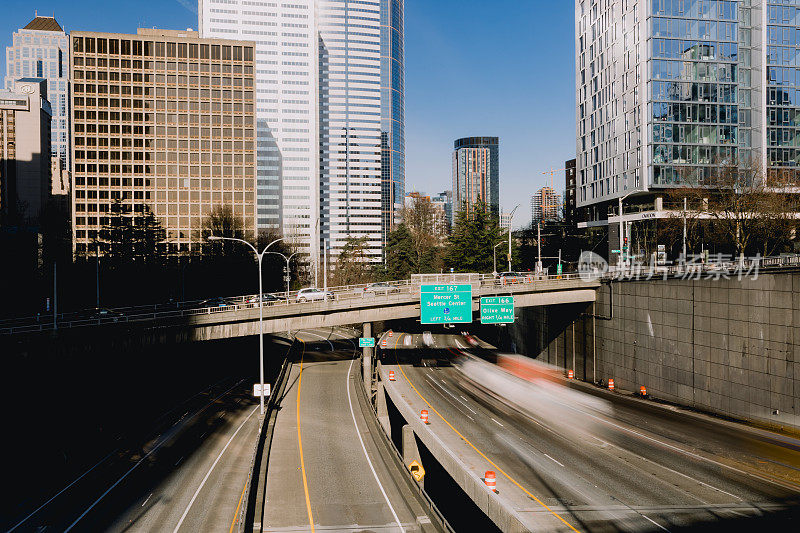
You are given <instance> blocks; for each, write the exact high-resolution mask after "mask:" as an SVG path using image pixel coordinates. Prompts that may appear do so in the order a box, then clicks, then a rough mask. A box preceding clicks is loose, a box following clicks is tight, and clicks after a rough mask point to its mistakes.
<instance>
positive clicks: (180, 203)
mask: <svg viewBox="0 0 800 533" xmlns="http://www.w3.org/2000/svg"><path fill="white" fill-rule="evenodd" d="M70 37H71V39H72V50H73V53H72V58H71V67H70V68H71V72H72V79H73V94H72V101H73V106H72V113H73V117H72V118H73V120H72V128H73V132H72V134H73V139H74V143H73V148H72V149H73V177H74V187H73V188H72V204H73V210H72V211H73V214H72V216H73V224H72V227H73V242H74V243H75V252H76V254H77V255H83V254H94V250H95V242H96V239H97V237H98V234H99V230H100V229H101V228H102V227H103V225H104V223H106V222H107V218H108V214H109V210H110V206H111V204H112V202H113V201H114V200H115V199H118V198H121V199H124V201H125V203H126V204H128V205H129V206H131V207H132V208H133V216H137V215H141V213H143V212H144V210H145V206H147V207H148V208H149V209H150V210H152V211H153V212H154V213H155V214H156V216H157V217H158V218H159V220H160V221H161V223H162V224H163V226H164V228H165V229H166V230H167V241H168V246H169V247H170V250H171V251H172V252H186V251H189V250H191V249H193V248H194V249H196V248H197V246H198V244H199V242H200V241H201V238H202V229H203V225H204V221H205V219H206V217H207V215H208V214H209V213H210V212H211V210H212V209H214V208H216V207H219V206H229V207H230V208H231V210H232V211H233V213H234V215H236V216H237V217H239V218H240V219H241V220H242V222H243V224H244V229H245V233H246V236H247V238H248V239H253V238H254V237H255V221H256V215H255V187H256V175H255V152H254V150H255V123H254V117H255V115H254V87H253V85H254V81H253V79H254V78H253V76H254V72H253V71H254V68H253V67H254V61H253V46H254V45H253V43H251V42H247V41H232V40H222V39H200V38H199V37H198V33H197V32H194V31H191V30H186V31H172V30H155V29H152V30H151V29H139V31H138V33H137V34H136V35H127V34H115V33H95V32H82V31H73V32H72V33H71V35H70ZM101 253H102V248H101Z"/></svg>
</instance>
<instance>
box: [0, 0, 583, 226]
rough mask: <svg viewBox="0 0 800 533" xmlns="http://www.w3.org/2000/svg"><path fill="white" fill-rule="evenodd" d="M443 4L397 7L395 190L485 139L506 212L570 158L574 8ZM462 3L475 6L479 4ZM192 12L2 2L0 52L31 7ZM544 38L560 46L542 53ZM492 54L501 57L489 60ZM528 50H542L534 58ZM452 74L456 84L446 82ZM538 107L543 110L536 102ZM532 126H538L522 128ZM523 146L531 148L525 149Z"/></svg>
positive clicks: (166, 8)
mask: <svg viewBox="0 0 800 533" xmlns="http://www.w3.org/2000/svg"><path fill="white" fill-rule="evenodd" d="M452 3H453V2H449V1H448V2H436V3H435V4H436V5H428V4H429V3H425V2H419V1H414V0H409V1H407V2H406V5H405V9H406V23H405V31H406V58H405V69H406V84H405V89H406V102H405V108H406V117H405V126H406V132H405V138H406V154H405V156H406V181H405V189H406V191H412V190H424V191H428V192H431V193H433V192H437V191H439V190H445V189H449V188H450V182H451V180H452V168H451V166H452V161H451V157H450V156H451V152H452V142H453V139H456V138H460V137H468V136H472V135H495V136H499V137H500V138H501V139H502V142H503V147H504V148H503V169H502V172H501V176H500V181H501V186H500V207H501V209H502V208H505V207H509V208H510V207H513V206H512V205H511V204H512V203H513V201H514V198H516V197H518V196H523V197H524V196H527V197H530V195H531V194H533V193H534V192H535V191H536V190H538V189H539V188H540V187H541V186H543V185H545V184H546V182H547V181H548V180H547V179H546V178H545V177H544V176H542V175H541V172H542V171H544V170H547V169H549V168H560V166H561V165H559V164H558V162H559V161H563V160H565V159H569V158H570V157H572V152H574V127H573V126H572V124H573V123H574V121H573V117H574V100H573V97H572V95H571V94H570V92H571V91H570V88H571V87H573V86H574V81H573V80H574V72H573V70H574V69H573V63H574V46H573V42H572V40H571V39H568V38H567V39H565V38H563V35H562V36H559V32H560V31H563V32H566V31H569V32H572V31H573V24H574V23H573V18H574V9H573V7H572V6H570V5H568V3H565V5H563V6H558V7H554V6H552V5H551V4H550V3H549V2H543V1H539V0H536V1H532V2H529V3H525V4H526V5H524V6H520V5H517V4H518V3H515V2H502V3H501V5H498V6H497V9H496V10H493V12H492V13H491V14H490V16H489V17H488V18H487V17H485V16H479V15H478V14H479V13H481V10H478V9H463V10H460V11H459V12H454V11H453V10H452V9H449V8H448V6H450V5H451V4H452ZM151 4H152V5H151ZM467 4H473V5H474V6H475V7H477V6H478V4H479V3H478V2H467ZM196 8H197V5H196V3H195V2H189V1H188V0H187V1H182V2H180V3H179V2H178V1H175V2H167V3H163V4H161V3H159V4H158V8H156V7H155V3H154V2H149V1H144V2H139V3H138V4H137V5H136V6H133V5H131V6H127V5H120V6H111V5H107V4H104V3H102V2H96V1H78V2H76V3H73V4H70V5H69V6H67V5H65V4H63V3H62V2H53V1H49V2H39V3H37V4H32V3H29V2H22V1H17V0H11V1H10V2H9V5H8V12H10V13H17V14H18V16H16V17H7V18H6V19H4V20H3V21H2V22H0V45H2V46H3V47H5V46H9V45H10V44H11V36H12V34H13V32H14V31H16V29H17V28H19V27H21V26H23V25H24V24H26V23H27V22H28V21H29V19H30V18H32V17H33V15H34V10H38V12H39V13H40V14H42V15H52V13H53V11H54V10H55V15H56V18H57V19H58V21H59V23H61V24H62V26H63V27H64V29H65V30H66V31H67V32H69V31H72V30H76V31H77V30H84V31H110V32H121V33H135V31H136V28H137V27H153V26H156V27H159V28H163V29H186V28H188V27H191V28H194V29H198V17H197V13H196ZM95 14H96V15H97V16H95ZM542 14H545V15H546V16H544V17H543V16H541V15H542ZM17 19H19V20H17ZM445 21H451V22H454V23H457V24H444V22H445ZM479 21H480V23H481V24H483V25H484V28H485V32H483V33H482V34H481V35H480V36H477V37H476V36H474V35H470V37H469V38H467V36H466V35H465V34H464V33H463V32H462V31H459V30H458V29H457V28H458V27H459V26H461V27H463V25H464V24H467V23H469V24H476V23H478V22H479ZM508 30H511V31H508ZM554 39H559V40H560V41H561V42H562V44H563V46H562V47H559V48H554V47H551V46H548V41H553V40H554ZM493 42H494V43H498V44H492V43H493ZM512 45H513V47H512V48H509V47H511V46H512ZM501 47H502V48H504V49H507V50H511V52H509V53H504V54H503V55H502V56H498V57H495V56H496V50H498V49H499V48H501ZM537 49H540V50H547V53H536V52H535V51H536V50H537ZM431 50H434V51H435V52H436V53H434V54H431V53H430V51H431ZM473 61H479V62H481V63H482V64H483V65H484V67H483V72H485V73H486V74H485V76H477V77H475V76H473V75H469V76H467V74H468V73H469V72H470V71H469V68H470V64H471V63H472V62H473ZM2 69H3V70H2V71H0V74H1V75H3V76H5V65H3V67H2ZM459 72H461V73H462V75H464V82H460V83H455V82H454V80H456V79H457V76H458V75H459ZM542 73H545V74H546V76H545V77H544V78H543V77H542V76H541V74H542ZM543 80H546V81H544V82H543ZM544 101H546V102H547V103H548V105H546V106H542V105H540V103H541V102H544ZM512 107H513V110H514V112H511V111H510V109H512ZM465 109H470V112H469V113H465V112H464V110H465ZM534 123H541V124H547V127H546V128H544V127H540V128H532V127H530V125H531V124H534ZM530 146H537V147H540V148H539V149H536V150H530ZM529 222H530V221H529V217H528V216H527V214H525V215H523V216H518V217H515V227H521V226H523V225H527V224H528V223H529Z"/></svg>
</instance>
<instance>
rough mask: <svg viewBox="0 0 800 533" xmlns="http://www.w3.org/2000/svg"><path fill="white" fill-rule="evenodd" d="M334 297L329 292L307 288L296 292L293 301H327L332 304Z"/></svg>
mask: <svg viewBox="0 0 800 533" xmlns="http://www.w3.org/2000/svg"><path fill="white" fill-rule="evenodd" d="M335 299H336V296H335V295H334V294H333V293H332V292H331V291H326V290H323V289H318V288H316V287H308V288H306V289H300V290H299V291H297V296H296V297H295V301H297V302H300V303H302V302H315V301H329V302H332V301H333V300H335Z"/></svg>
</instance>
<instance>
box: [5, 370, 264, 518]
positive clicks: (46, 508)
mask: <svg viewBox="0 0 800 533" xmlns="http://www.w3.org/2000/svg"><path fill="white" fill-rule="evenodd" d="M184 409H185V411H184V410H183V409H182V410H181V412H179V413H177V414H176V416H175V418H174V419H172V420H170V421H169V423H168V424H166V425H165V426H163V427H160V429H159V430H158V433H157V434H154V435H153V436H152V438H151V439H150V440H149V441H148V442H146V443H143V444H141V445H140V446H136V447H134V448H131V449H125V450H115V451H114V452H112V453H111V454H109V455H108V456H106V457H105V458H103V459H102V460H100V461H99V462H98V463H97V464H95V465H93V466H92V467H91V468H89V469H87V470H86V471H85V472H83V473H82V474H81V475H80V476H77V477H76V479H75V480H74V481H73V482H71V483H70V484H68V485H67V486H65V487H64V488H63V489H61V490H60V491H59V492H57V493H55V494H54V495H53V496H52V497H51V498H50V499H49V500H48V501H46V502H42V503H41V504H40V505H39V506H38V507H37V508H35V509H32V510H31V512H30V513H28V514H27V516H25V517H20V518H19V519H17V520H15V521H14V523H13V524H10V525H9V526H7V527H8V530H9V531H42V530H47V531H228V530H229V528H231V527H232V524H235V523H236V522H237V520H238V518H239V516H240V515H241V508H240V504H241V505H243V503H241V502H240V496H241V494H242V491H243V488H244V485H245V481H246V480H247V477H248V474H249V469H250V466H251V460H252V456H253V451H254V446H255V443H256V439H257V433H258V424H259V417H258V412H257V403H256V402H255V400H254V399H253V397H252V383H250V382H249V381H248V382H246V381H240V380H231V379H226V380H222V381H221V382H220V383H218V384H216V385H215V386H213V387H211V388H209V389H208V390H206V391H204V392H202V393H200V394H198V395H197V396H196V397H194V398H193V399H192V400H191V401H190V402H188V403H187V404H186V405H185V406H184Z"/></svg>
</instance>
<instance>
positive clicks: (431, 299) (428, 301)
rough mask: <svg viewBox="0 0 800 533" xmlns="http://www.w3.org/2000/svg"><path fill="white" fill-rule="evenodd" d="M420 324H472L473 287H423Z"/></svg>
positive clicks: (444, 285)
mask: <svg viewBox="0 0 800 533" xmlns="http://www.w3.org/2000/svg"><path fill="white" fill-rule="evenodd" d="M420 311H421V313H420V314H421V316H420V322H421V323H422V324H450V323H454V322H460V323H467V324H468V323H471V322H472V285H469V284H465V285H456V284H443V285H422V286H421V287H420Z"/></svg>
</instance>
